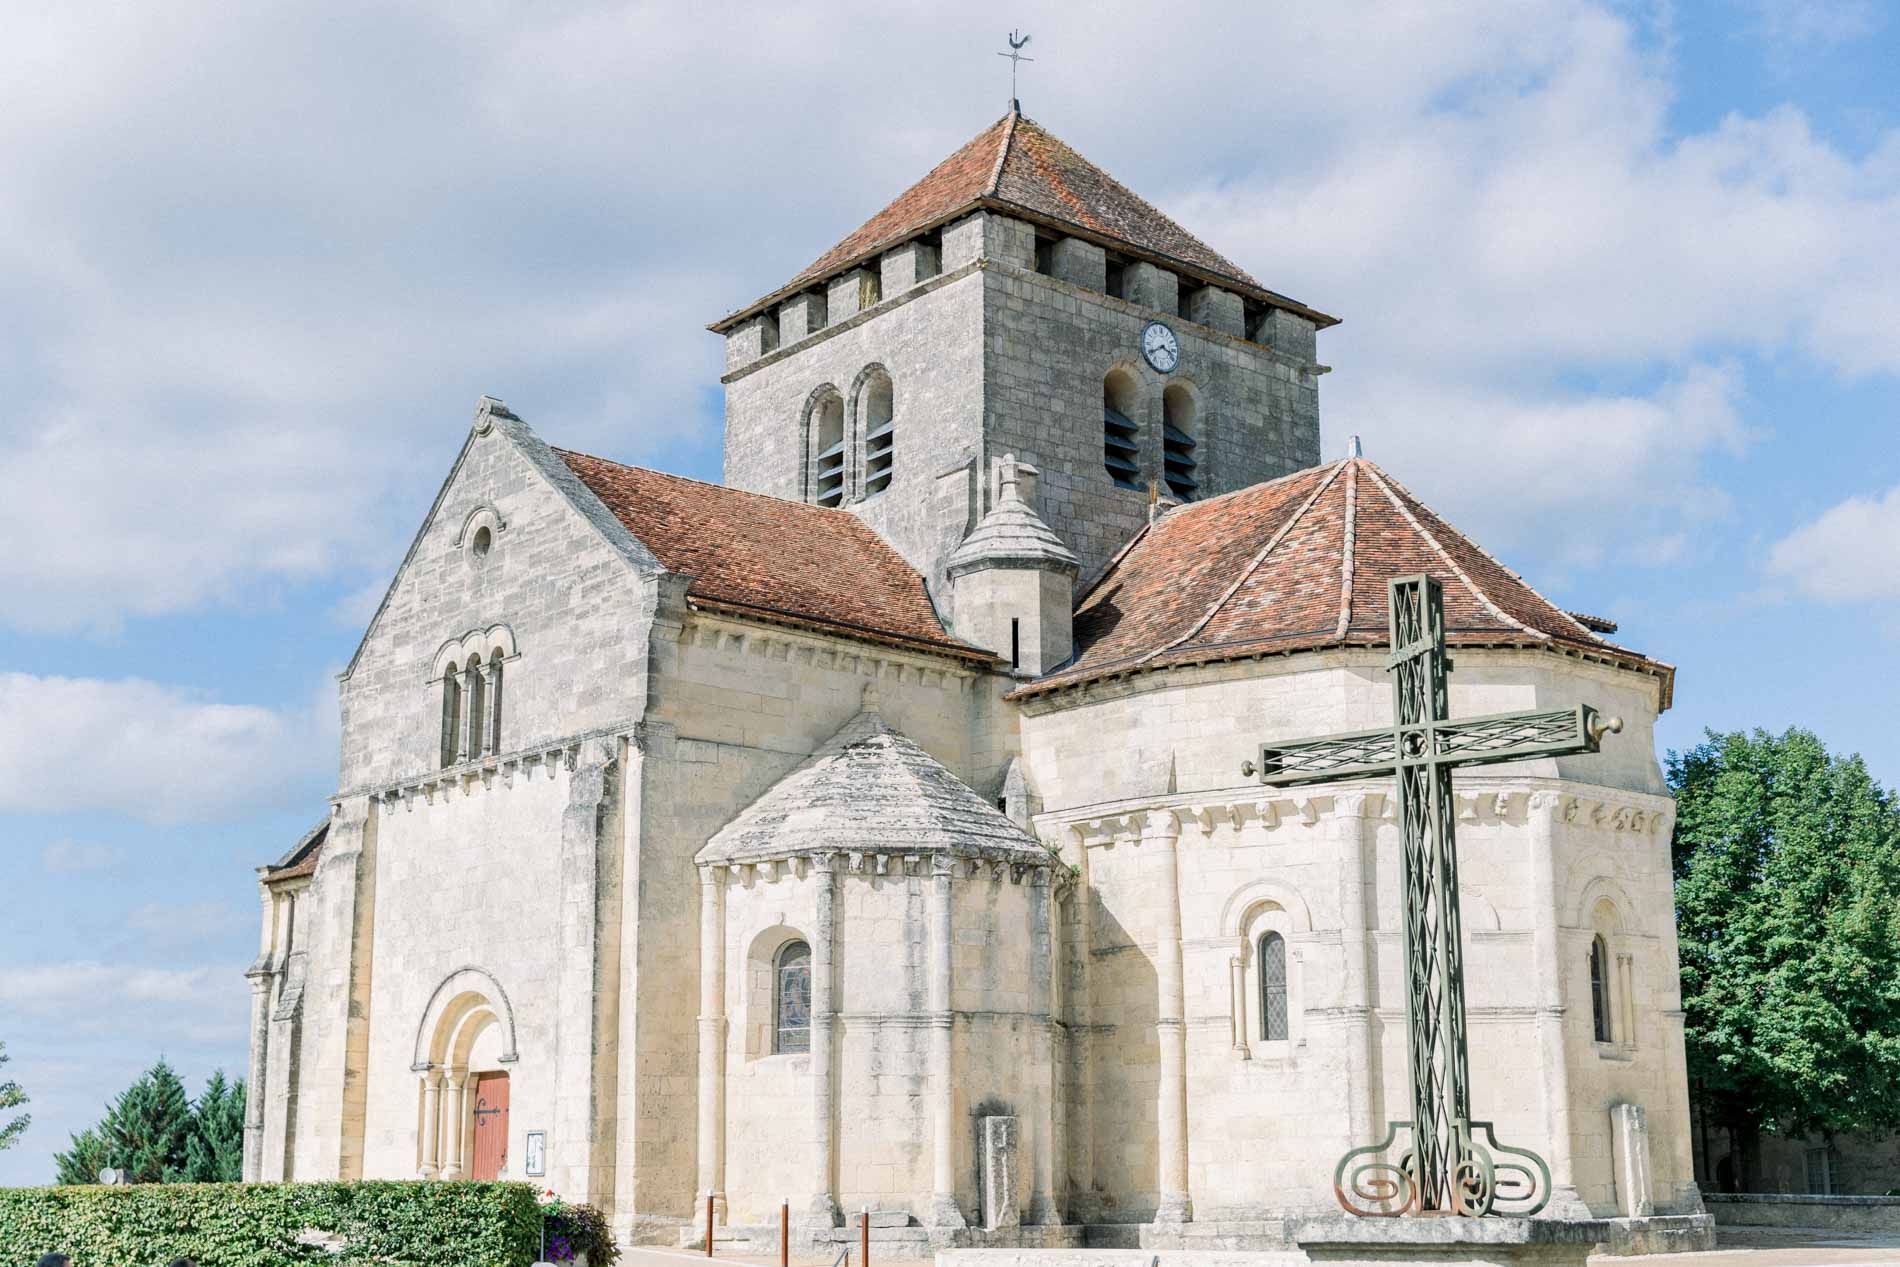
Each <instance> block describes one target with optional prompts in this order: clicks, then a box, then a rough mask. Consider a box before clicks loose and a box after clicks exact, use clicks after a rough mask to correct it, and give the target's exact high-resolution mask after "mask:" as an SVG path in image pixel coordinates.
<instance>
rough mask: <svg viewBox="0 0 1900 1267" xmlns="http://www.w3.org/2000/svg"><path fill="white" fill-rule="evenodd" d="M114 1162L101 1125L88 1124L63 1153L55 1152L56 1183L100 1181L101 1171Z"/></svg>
mask: <svg viewBox="0 0 1900 1267" xmlns="http://www.w3.org/2000/svg"><path fill="white" fill-rule="evenodd" d="M111 1164H112V1157H111V1153H110V1150H109V1149H108V1148H107V1147H106V1141H105V1136H104V1135H102V1134H100V1131H99V1127H97V1126H88V1127H87V1128H86V1129H85V1130H83V1131H80V1132H79V1133H78V1134H77V1135H75V1136H73V1142H72V1145H71V1146H70V1147H68V1148H67V1150H66V1151H65V1152H63V1153H54V1154H53V1166H54V1176H53V1182H55V1183H69V1184H71V1183H98V1182H99V1172H100V1171H101V1170H104V1169H105V1168H106V1167H107V1166H110V1165H111Z"/></svg>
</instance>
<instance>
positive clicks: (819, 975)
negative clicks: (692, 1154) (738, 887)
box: [806, 854, 838, 1228]
mask: <svg viewBox="0 0 1900 1267" xmlns="http://www.w3.org/2000/svg"><path fill="white" fill-rule="evenodd" d="M835 868H836V863H835V859H834V858H833V857H832V855H830V854H821V855H819V856H818V857H816V858H814V859H812V870H813V878H814V879H815V880H816V881H817V885H818V892H817V899H818V914H817V918H816V919H815V920H814V921H813V923H814V925H815V927H813V929H812V939H811V1100H812V1104H811V1108H812V1127H813V1132H812V1135H813V1139H814V1140H815V1141H816V1142H815V1144H814V1147H813V1149H812V1159H811V1168H812V1178H813V1181H814V1183H815V1184H816V1190H815V1191H814V1192H813V1193H812V1198H811V1207H810V1209H809V1210H808V1211H807V1213H806V1221H807V1222H808V1223H809V1224H810V1225H811V1226H812V1227H823V1228H830V1227H836V1226H838V1201H837V1198H836V1196H835V1195H834V1193H835V1192H836V1188H835V1187H834V1183H835V1179H834V1176H836V1175H837V1173H838V1128H837V1123H836V1120H835V1117H836V1115H835V1108H834V1104H833V1099H834V1095H835V1088H834V1087H833V1085H832V1084H833V1078H834V1074H833V1070H832V1067H833V1064H834V1061H835V1059H836V1053H835V1052H834V1051H833V1042H834V1037H833V1030H834V1025H833V1022H834V1020H835V1014H836V1012H837V1007H838V1004H837V999H836V997H835V995H834V992H833V990H832V972H833V968H832V963H833V960H834V955H835V952H836V949H837V947H836V941H837V936H838V874H837V871H836V869H835Z"/></svg>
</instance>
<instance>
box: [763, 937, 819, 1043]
mask: <svg viewBox="0 0 1900 1267" xmlns="http://www.w3.org/2000/svg"><path fill="white" fill-rule="evenodd" d="M772 1015H773V1017H774V1026H775V1028H774V1030H773V1034H772V1050H773V1051H775V1052H801V1051H810V1050H811V947H810V946H807V945H806V944H805V943H804V942H802V941H794V942H787V943H786V945H785V947H784V948H783V949H782V950H780V951H779V952H778V959H777V962H776V964H775V967H774V971H773V974H772Z"/></svg>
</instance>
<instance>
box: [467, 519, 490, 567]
mask: <svg viewBox="0 0 1900 1267" xmlns="http://www.w3.org/2000/svg"><path fill="white" fill-rule="evenodd" d="M494 544H495V534H494V533H492V532H490V531H488V527H487V525H483V526H482V527H480V528H477V529H476V530H475V540H474V541H473V542H472V543H471V544H470V546H469V548H470V549H471V550H473V551H474V552H475V557H476V558H478V559H485V558H487V557H488V551H489V549H490V548H491V547H492V546H493V545H494Z"/></svg>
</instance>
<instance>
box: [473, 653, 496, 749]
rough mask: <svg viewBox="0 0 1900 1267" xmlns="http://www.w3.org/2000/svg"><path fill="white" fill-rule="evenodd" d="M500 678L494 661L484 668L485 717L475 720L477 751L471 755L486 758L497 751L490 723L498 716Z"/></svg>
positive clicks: (483, 699)
mask: <svg viewBox="0 0 1900 1267" xmlns="http://www.w3.org/2000/svg"><path fill="white" fill-rule="evenodd" d="M498 678H499V675H498V674H497V672H496V669H495V663H494V661H492V660H491V661H489V662H488V663H487V664H484V665H483V666H482V712H483V714H484V716H482V717H478V718H475V719H474V723H473V724H474V727H475V731H476V734H475V742H474V745H473V747H474V749H475V751H474V752H473V753H472V754H471V755H472V756H478V757H485V756H487V755H489V754H490V753H492V752H494V751H495V728H494V726H492V725H490V724H489V721H490V719H491V718H493V717H495V716H496V707H495V703H496V701H495V683H496V681H497V680H498Z"/></svg>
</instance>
